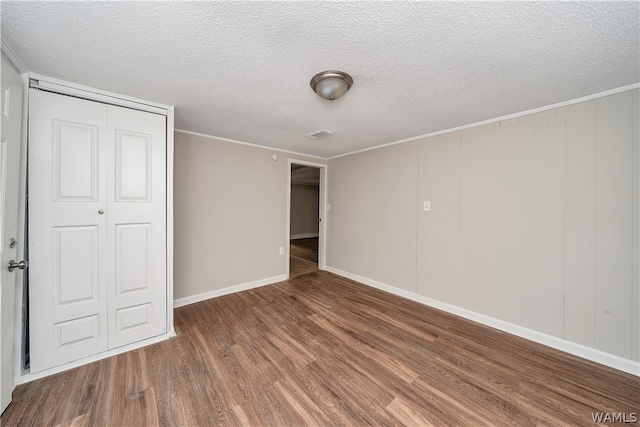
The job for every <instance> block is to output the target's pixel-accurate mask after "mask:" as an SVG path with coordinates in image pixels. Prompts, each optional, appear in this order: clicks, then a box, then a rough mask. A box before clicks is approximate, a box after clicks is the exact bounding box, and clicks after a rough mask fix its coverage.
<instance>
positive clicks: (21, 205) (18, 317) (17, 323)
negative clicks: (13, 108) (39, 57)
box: [13, 73, 29, 384]
mask: <svg viewBox="0 0 640 427" xmlns="http://www.w3.org/2000/svg"><path fill="white" fill-rule="evenodd" d="M21 77H22V80H23V92H22V135H21V136H20V187H19V190H18V191H19V193H18V236H17V239H18V248H17V254H21V256H22V258H21V259H27V257H26V256H25V252H26V247H27V246H26V245H25V241H24V239H25V222H26V215H25V214H26V211H27V207H26V206H27V133H28V127H27V124H28V122H29V121H28V120H27V118H28V117H29V77H28V76H27V74H26V73H25V74H22V75H21ZM16 273H18V274H17V276H16V280H17V282H16V296H15V306H14V322H13V377H14V380H15V383H16V384H18V379H19V378H20V376H21V375H22V366H23V356H22V327H23V323H22V316H23V307H22V306H23V305H24V303H23V299H22V294H23V292H24V273H23V271H22V270H20V271H16ZM18 283H19V284H18Z"/></svg>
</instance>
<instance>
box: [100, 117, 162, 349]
mask: <svg viewBox="0 0 640 427" xmlns="http://www.w3.org/2000/svg"><path fill="white" fill-rule="evenodd" d="M107 135H108V138H107V144H108V145H107V146H108V149H107V153H108V154H107V164H108V165H109V170H110V171H112V172H114V173H111V172H110V173H108V175H107V182H108V185H107V196H108V201H107V212H106V217H107V236H108V237H107V246H108V250H107V251H108V255H109V259H108V263H107V271H108V274H109V348H115V347H120V346H122V345H126V344H129V343H132V342H135V341H140V340H143V339H145V338H149V337H153V336H156V335H160V334H163V333H164V332H165V331H166V304H167V294H166V289H167V286H166V274H167V273H166V271H167V264H166V259H167V258H166V254H167V252H166V247H167V244H166V238H167V237H166V236H167V235H166V230H167V228H166V171H167V161H166V158H167V157H166V117H165V116H161V115H158V114H153V113H148V112H143V111H136V110H130V109H126V108H121V107H114V106H111V105H110V106H108V107H107Z"/></svg>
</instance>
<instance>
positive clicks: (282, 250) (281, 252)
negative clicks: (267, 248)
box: [280, 246, 284, 255]
mask: <svg viewBox="0 0 640 427" xmlns="http://www.w3.org/2000/svg"><path fill="white" fill-rule="evenodd" d="M280 255H284V246H280Z"/></svg>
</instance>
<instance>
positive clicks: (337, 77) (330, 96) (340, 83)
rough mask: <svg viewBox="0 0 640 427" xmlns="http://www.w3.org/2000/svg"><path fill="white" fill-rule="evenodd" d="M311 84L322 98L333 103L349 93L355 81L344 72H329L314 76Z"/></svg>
mask: <svg viewBox="0 0 640 427" xmlns="http://www.w3.org/2000/svg"><path fill="white" fill-rule="evenodd" d="M310 84H311V89H313V90H314V91H315V92H316V93H317V94H318V95H320V97H321V98H324V99H327V100H329V101H333V100H334V99H338V98H340V97H341V96H342V95H344V94H345V93H347V91H348V90H349V89H350V88H351V86H353V79H352V78H351V76H350V75H349V74H347V73H343V72H342V71H335V70H329V71H323V72H321V73H318V74H316V75H315V76H313V78H312V79H311V83H310Z"/></svg>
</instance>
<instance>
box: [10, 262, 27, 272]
mask: <svg viewBox="0 0 640 427" xmlns="http://www.w3.org/2000/svg"><path fill="white" fill-rule="evenodd" d="M27 267H29V261H25V260H22V261H20V262H15V260H11V261H9V271H13V270H15V269H16V268H19V269H20V270H24V269H25V268H27Z"/></svg>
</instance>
